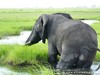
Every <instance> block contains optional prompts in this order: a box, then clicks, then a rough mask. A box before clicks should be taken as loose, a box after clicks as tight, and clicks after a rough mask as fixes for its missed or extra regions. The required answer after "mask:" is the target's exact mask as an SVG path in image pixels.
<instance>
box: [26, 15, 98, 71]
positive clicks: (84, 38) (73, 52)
mask: <svg viewBox="0 0 100 75" xmlns="http://www.w3.org/2000/svg"><path fill="white" fill-rule="evenodd" d="M64 14H65V13H56V14H53V15H48V14H43V15H41V16H40V17H39V18H38V20H37V21H36V23H35V25H34V27H33V30H32V33H31V35H30V36H29V38H28V39H27V41H26V45H32V44H36V43H38V42H39V41H40V40H42V42H43V43H45V40H46V39H48V50H49V51H48V61H49V63H50V64H51V65H52V66H53V67H54V68H57V69H60V70H63V69H69V68H90V67H91V65H92V62H93V59H94V57H95V55H96V52H97V48H98V44H97V34H96V32H95V30H94V29H93V28H92V27H90V26H89V25H87V24H85V23H83V22H81V21H80V20H73V19H72V18H71V16H70V15H69V14H65V15H67V16H65V15H64ZM57 55H60V56H61V57H60V60H59V62H58V61H57Z"/></svg>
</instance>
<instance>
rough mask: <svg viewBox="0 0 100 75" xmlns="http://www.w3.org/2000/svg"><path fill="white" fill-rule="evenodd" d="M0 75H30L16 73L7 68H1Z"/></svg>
mask: <svg viewBox="0 0 100 75" xmlns="http://www.w3.org/2000/svg"><path fill="white" fill-rule="evenodd" d="M0 75H29V74H28V73H25V72H14V71H11V70H10V69H8V68H6V67H0Z"/></svg>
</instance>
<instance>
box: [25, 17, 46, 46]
mask: <svg viewBox="0 0 100 75" xmlns="http://www.w3.org/2000/svg"><path fill="white" fill-rule="evenodd" d="M47 22H48V16H47V15H42V16H40V17H39V18H38V20H37V21H36V23H35V25H34V27H33V29H32V32H31V34H30V36H29V37H28V39H27V40H26V42H25V45H32V44H35V43H38V42H39V41H40V40H42V42H43V43H45V40H46V25H47Z"/></svg>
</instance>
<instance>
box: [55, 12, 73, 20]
mask: <svg viewBox="0 0 100 75" xmlns="http://www.w3.org/2000/svg"><path fill="white" fill-rule="evenodd" d="M53 15H62V16H64V17H66V18H68V19H73V18H72V17H71V16H70V14H68V13H54V14H53Z"/></svg>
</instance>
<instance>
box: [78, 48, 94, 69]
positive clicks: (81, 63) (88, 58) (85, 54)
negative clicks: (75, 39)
mask: <svg viewBox="0 0 100 75" xmlns="http://www.w3.org/2000/svg"><path fill="white" fill-rule="evenodd" d="M95 54H96V51H89V50H86V49H85V50H82V52H81V55H80V57H79V60H78V63H77V68H87V69H89V68H90V67H91V65H92V62H93V59H94V57H95Z"/></svg>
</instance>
